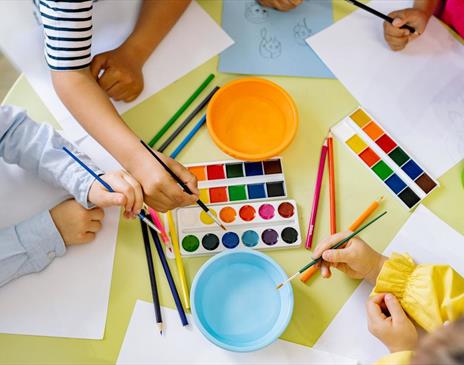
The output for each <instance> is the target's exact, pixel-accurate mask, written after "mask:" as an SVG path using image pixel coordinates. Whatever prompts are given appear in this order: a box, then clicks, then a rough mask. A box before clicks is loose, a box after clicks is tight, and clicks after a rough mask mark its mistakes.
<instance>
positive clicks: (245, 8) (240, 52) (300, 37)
mask: <svg viewBox="0 0 464 365" xmlns="http://www.w3.org/2000/svg"><path fill="white" fill-rule="evenodd" d="M332 23H333V12H332V1H331V0H305V1H304V2H303V3H302V4H301V5H300V6H298V7H297V8H295V9H293V10H291V11H289V12H286V13H285V12H279V11H277V10H274V9H270V8H265V7H262V6H260V5H259V4H258V3H256V2H255V1H254V0H224V3H223V11H222V27H223V28H224V30H225V31H226V32H227V33H228V34H229V35H230V37H231V38H232V39H233V40H234V41H235V44H234V45H232V46H231V47H229V48H228V49H226V50H225V51H224V52H222V53H221V56H220V61H219V71H221V72H230V73H239V74H251V75H279V76H303V77H321V78H333V77H334V76H333V74H332V73H331V72H330V71H329V69H328V68H327V67H326V66H325V65H324V63H323V62H322V61H321V60H320V59H319V57H318V56H317V55H316V53H315V52H314V51H313V50H312V49H311V48H310V47H309V46H308V45H307V44H306V42H305V39H306V38H308V37H310V36H311V35H313V34H315V33H317V32H319V31H321V30H322V29H324V28H326V27H328V26H329V25H331V24H332Z"/></svg>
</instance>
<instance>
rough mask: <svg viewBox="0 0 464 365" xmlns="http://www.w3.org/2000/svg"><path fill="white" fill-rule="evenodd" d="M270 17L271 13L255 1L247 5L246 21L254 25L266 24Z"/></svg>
mask: <svg viewBox="0 0 464 365" xmlns="http://www.w3.org/2000/svg"><path fill="white" fill-rule="evenodd" d="M268 17H269V11H268V10H267V9H266V8H264V7H262V6H261V5H259V4H258V3H256V2H255V1H253V2H249V3H246V4H245V19H247V20H248V21H249V22H251V23H253V24H261V23H264V22H265V21H266V20H267V18H268Z"/></svg>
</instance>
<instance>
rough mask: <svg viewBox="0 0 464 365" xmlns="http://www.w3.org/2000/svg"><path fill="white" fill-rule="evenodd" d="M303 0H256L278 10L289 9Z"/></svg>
mask: <svg viewBox="0 0 464 365" xmlns="http://www.w3.org/2000/svg"><path fill="white" fill-rule="evenodd" d="M302 2H303V0H258V3H260V5H262V6H267V7H268V8H273V9H277V10H280V11H289V10H292V9H293V8H296V7H297V6H298V5H300V4H301V3H302Z"/></svg>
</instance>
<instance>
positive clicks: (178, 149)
mask: <svg viewBox="0 0 464 365" xmlns="http://www.w3.org/2000/svg"><path fill="white" fill-rule="evenodd" d="M205 122H206V115H203V116H202V117H201V119H200V120H199V121H198V123H197V124H195V127H193V128H192V130H191V131H190V132H189V134H187V136H186V137H185V138H184V139H183V141H182V142H180V143H179V145H178V146H177V147H176V149H175V150H174V152H173V153H171V156H170V157H172V158H176V157H177V155H178V154H179V153H180V152H181V151H182V150H183V149H184V147H185V146H186V145H187V143H189V142H190V140H191V139H192V138H193V136H194V135H195V134H196V133H197V132H198V131H199V130H200V128H201V127H202V126H203V124H205Z"/></svg>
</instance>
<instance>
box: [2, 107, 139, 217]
mask: <svg viewBox="0 0 464 365" xmlns="http://www.w3.org/2000/svg"><path fill="white" fill-rule="evenodd" d="M63 146H66V147H67V148H68V149H69V150H71V151H73V153H74V154H75V155H77V156H79V158H80V159H81V160H82V161H83V162H84V163H85V164H86V165H87V166H89V167H90V168H91V169H92V170H94V171H95V172H96V173H97V174H98V175H101V177H102V179H103V180H105V181H107V182H108V183H109V184H110V185H111V186H112V187H113V189H114V190H115V191H116V193H109V192H107V191H106V190H105V189H104V188H103V187H102V186H101V184H100V183H98V182H96V181H95V179H94V178H93V177H92V176H91V175H90V174H89V173H88V172H87V171H85V170H84V169H83V168H82V167H81V166H80V165H78V164H77V163H76V162H74V160H73V159H71V158H70V157H69V156H68V155H67V154H66V153H65V152H64V151H63V149H62V147H63ZM0 157H3V159H4V160H5V162H7V163H11V164H17V165H19V166H20V167H22V168H24V169H25V170H29V171H32V172H34V173H36V174H37V176H38V177H39V178H41V179H42V180H45V181H47V182H48V183H50V184H53V185H55V186H59V187H62V188H64V189H65V190H66V191H68V192H69V193H70V194H71V195H73V196H74V198H75V199H76V201H78V202H79V203H80V204H81V205H82V206H83V207H85V208H91V207H93V206H95V205H97V206H100V207H107V206H113V205H118V206H124V207H125V214H126V217H127V218H130V217H134V216H135V214H136V213H138V212H139V211H140V209H141V208H142V204H143V194H142V189H141V187H140V185H139V184H138V182H137V181H136V180H135V179H134V178H133V177H132V176H130V175H129V174H127V173H125V172H122V171H120V172H111V173H107V174H104V172H103V171H102V170H100V169H99V168H98V167H97V166H95V165H94V164H93V162H92V161H91V160H90V159H89V158H88V157H87V156H86V155H84V154H82V153H80V152H79V151H78V150H76V148H75V147H74V146H73V145H72V144H71V143H69V142H68V141H67V140H65V139H64V138H63V137H61V135H59V134H58V133H57V132H56V131H55V130H54V129H53V128H52V127H51V126H49V125H47V124H38V123H35V122H34V121H32V120H31V119H30V118H29V117H28V116H27V114H26V113H25V112H24V111H23V110H20V109H17V108H15V107H11V106H0Z"/></svg>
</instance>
